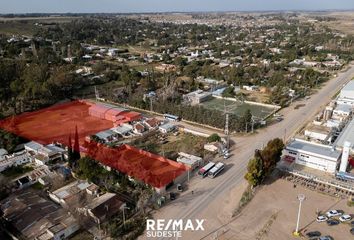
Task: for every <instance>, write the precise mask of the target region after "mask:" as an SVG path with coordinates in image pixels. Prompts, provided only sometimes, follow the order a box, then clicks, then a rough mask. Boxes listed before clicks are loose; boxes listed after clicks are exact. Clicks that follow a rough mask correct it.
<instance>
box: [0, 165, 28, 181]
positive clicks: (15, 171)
mask: <svg viewBox="0 0 354 240" xmlns="http://www.w3.org/2000/svg"><path fill="white" fill-rule="evenodd" d="M32 170H33V168H32V167H29V166H12V167H9V168H8V169H6V170H5V171H3V172H2V174H3V175H4V176H5V177H8V178H16V177H18V176H21V175H22V174H25V173H27V172H30V171H32Z"/></svg>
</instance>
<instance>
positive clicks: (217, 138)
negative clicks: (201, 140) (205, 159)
mask: <svg viewBox="0 0 354 240" xmlns="http://www.w3.org/2000/svg"><path fill="white" fill-rule="evenodd" d="M207 140H208V142H209V143H210V142H220V141H221V137H220V136H219V135H218V134H216V133H213V134H211V135H210V136H209V137H208V138H207Z"/></svg>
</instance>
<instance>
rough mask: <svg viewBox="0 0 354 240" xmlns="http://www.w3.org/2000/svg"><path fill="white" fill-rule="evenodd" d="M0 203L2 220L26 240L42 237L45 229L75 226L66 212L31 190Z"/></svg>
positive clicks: (18, 193) (73, 220)
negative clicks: (7, 222)
mask: <svg viewBox="0 0 354 240" xmlns="http://www.w3.org/2000/svg"><path fill="white" fill-rule="evenodd" d="M0 203H1V204H0V206H1V210H2V211H3V213H4V218H5V219H7V220H8V221H9V222H11V223H12V224H13V226H14V227H15V228H16V229H17V230H18V231H19V232H21V233H22V234H23V235H24V236H25V237H26V238H28V239H35V238H36V237H37V236H38V237H39V236H42V235H43V234H45V232H46V230H47V229H51V228H52V229H53V230H55V229H56V227H55V226H57V225H58V224H60V225H63V226H69V225H70V226H72V225H74V224H75V219H74V218H72V217H70V216H69V215H68V213H67V212H66V211H64V210H63V209H62V208H61V207H59V206H58V205H56V204H55V203H53V202H51V201H48V200H46V199H44V198H42V197H40V196H39V195H38V193H37V192H34V191H33V190H27V191H25V192H17V193H14V194H12V195H11V196H10V197H8V198H6V199H4V200H2V201H1V202H0ZM43 237H44V236H43ZM44 239H45V238H44Z"/></svg>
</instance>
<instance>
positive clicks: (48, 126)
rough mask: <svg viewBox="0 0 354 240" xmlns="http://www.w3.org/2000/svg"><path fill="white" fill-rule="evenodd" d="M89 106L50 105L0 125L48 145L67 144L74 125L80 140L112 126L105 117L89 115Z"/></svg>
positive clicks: (12, 118)
mask: <svg viewBox="0 0 354 240" xmlns="http://www.w3.org/2000/svg"><path fill="white" fill-rule="evenodd" d="M89 107H90V106H89V105H88V104H85V103H81V102H68V103H64V104H58V105H54V106H52V107H49V108H44V109H42V110H39V111H35V112H29V113H24V114H21V115H18V116H15V117H10V118H7V119H5V120H3V121H0V127H1V128H3V129H5V130H7V131H9V132H12V133H14V134H16V135H18V136H21V137H23V138H26V139H30V140H34V141H38V142H40V143H43V144H49V143H52V142H53V141H58V142H61V143H67V142H68V139H69V135H70V134H71V136H72V137H73V136H74V133H75V126H77V128H78V133H79V138H80V143H83V142H84V139H85V137H86V136H90V135H92V134H94V133H97V132H100V131H102V130H105V129H109V128H111V127H113V123H112V122H110V121H107V120H103V119H99V118H96V117H92V116H89V114H88V108H89Z"/></svg>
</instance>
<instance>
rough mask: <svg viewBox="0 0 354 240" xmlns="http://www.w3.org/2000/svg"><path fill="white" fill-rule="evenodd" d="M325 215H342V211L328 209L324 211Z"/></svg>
mask: <svg viewBox="0 0 354 240" xmlns="http://www.w3.org/2000/svg"><path fill="white" fill-rule="evenodd" d="M326 215H327V217H329V218H331V217H337V216H341V215H343V211H340V210H330V211H328V212H326Z"/></svg>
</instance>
